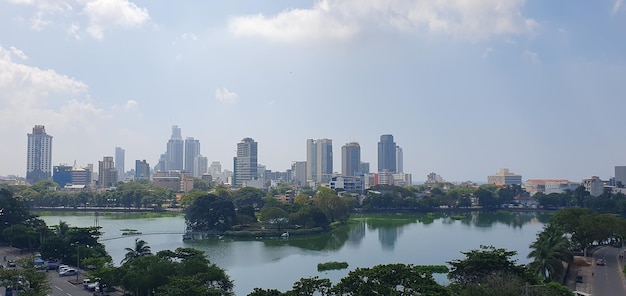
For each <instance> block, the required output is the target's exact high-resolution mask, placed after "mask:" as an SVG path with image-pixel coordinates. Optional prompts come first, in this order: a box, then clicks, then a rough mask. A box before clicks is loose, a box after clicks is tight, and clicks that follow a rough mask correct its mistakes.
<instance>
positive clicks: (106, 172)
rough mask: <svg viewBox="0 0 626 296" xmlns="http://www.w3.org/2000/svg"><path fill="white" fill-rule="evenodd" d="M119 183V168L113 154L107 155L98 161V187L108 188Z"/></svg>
mask: <svg viewBox="0 0 626 296" xmlns="http://www.w3.org/2000/svg"><path fill="white" fill-rule="evenodd" d="M115 183H117V169H115V162H114V161H113V157H112V156H105V157H103V158H102V161H99V162H98V187H100V188H107V187H111V186H115Z"/></svg>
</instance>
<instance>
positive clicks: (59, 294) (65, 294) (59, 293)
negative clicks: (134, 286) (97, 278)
mask: <svg viewBox="0 0 626 296" xmlns="http://www.w3.org/2000/svg"><path fill="white" fill-rule="evenodd" d="M29 255H31V253H25V252H21V251H20V250H19V249H16V248H10V247H0V257H2V258H0V260H4V259H5V258H6V261H4V262H2V264H3V265H6V262H8V261H9V260H17V259H18V258H20V257H22V256H29ZM82 272H84V271H82ZM46 275H47V277H48V282H49V283H50V288H51V290H50V293H48V295H50V296H91V295H93V292H89V291H87V290H85V289H83V285H82V280H83V278H85V277H84V276H83V274H81V275H80V276H79V278H78V283H79V284H76V285H75V284H74V283H77V281H76V276H69V277H61V276H59V273H58V272H56V271H54V270H50V271H48V272H47V273H46ZM4 294H5V287H0V295H4ZM111 295H121V293H115V294H113V293H111Z"/></svg>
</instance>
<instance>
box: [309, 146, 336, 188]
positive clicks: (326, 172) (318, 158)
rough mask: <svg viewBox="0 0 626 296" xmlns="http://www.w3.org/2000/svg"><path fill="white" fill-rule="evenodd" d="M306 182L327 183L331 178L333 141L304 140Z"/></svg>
mask: <svg viewBox="0 0 626 296" xmlns="http://www.w3.org/2000/svg"><path fill="white" fill-rule="evenodd" d="M306 147H307V149H306V150H307V153H306V163H307V165H306V172H307V174H306V176H307V180H309V181H315V182H316V183H317V184H322V183H328V182H329V181H330V179H331V178H332V176H333V140H330V139H318V140H312V139H308V140H306Z"/></svg>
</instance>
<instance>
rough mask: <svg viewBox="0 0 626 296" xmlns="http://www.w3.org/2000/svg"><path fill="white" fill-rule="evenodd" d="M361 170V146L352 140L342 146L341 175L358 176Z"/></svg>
mask: <svg viewBox="0 0 626 296" xmlns="http://www.w3.org/2000/svg"><path fill="white" fill-rule="evenodd" d="M360 171H361V146H359V143H356V142H352V143H348V144H346V145H343V146H342V147H341V175H342V176H356V175H357V174H358V173H359V172H360Z"/></svg>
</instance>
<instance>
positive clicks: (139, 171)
mask: <svg viewBox="0 0 626 296" xmlns="http://www.w3.org/2000/svg"><path fill="white" fill-rule="evenodd" d="M135 179H150V165H149V164H148V163H147V162H146V160H145V159H144V160H135Z"/></svg>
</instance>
